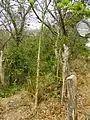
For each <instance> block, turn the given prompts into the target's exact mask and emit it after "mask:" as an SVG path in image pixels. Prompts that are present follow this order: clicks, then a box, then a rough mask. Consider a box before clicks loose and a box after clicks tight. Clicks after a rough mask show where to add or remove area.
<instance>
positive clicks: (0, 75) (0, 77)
mask: <svg viewBox="0 0 90 120" xmlns="http://www.w3.org/2000/svg"><path fill="white" fill-rule="evenodd" d="M0 81H1V84H2V85H3V86H4V85H5V82H4V69H3V51H1V55H0Z"/></svg>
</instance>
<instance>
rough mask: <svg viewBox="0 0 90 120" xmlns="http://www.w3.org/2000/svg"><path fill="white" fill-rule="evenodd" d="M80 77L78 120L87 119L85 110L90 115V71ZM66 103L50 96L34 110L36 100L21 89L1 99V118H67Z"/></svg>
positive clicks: (22, 119)
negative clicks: (61, 102)
mask: <svg viewBox="0 0 90 120" xmlns="http://www.w3.org/2000/svg"><path fill="white" fill-rule="evenodd" d="M79 79H81V82H80V83H79V85H78V93H79V96H78V120H85V118H84V114H85V112H86V113H88V114H89V115H90V73H87V75H84V76H79ZM66 105H67V104H66V102H64V103H63V105H61V104H60V100H59V98H48V99H47V100H44V101H42V102H41V103H40V104H39V106H38V108H37V110H36V111H33V106H34V102H33V100H31V99H30V97H29V95H28V92H26V91H20V92H18V93H16V94H15V95H13V96H11V97H8V98H2V99H1V100H0V120H66Z"/></svg>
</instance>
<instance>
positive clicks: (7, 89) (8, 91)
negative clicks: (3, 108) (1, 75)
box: [0, 85, 23, 98]
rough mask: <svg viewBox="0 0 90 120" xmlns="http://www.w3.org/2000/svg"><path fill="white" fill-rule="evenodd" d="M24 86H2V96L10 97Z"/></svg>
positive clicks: (0, 88) (0, 95) (0, 92)
mask: <svg viewBox="0 0 90 120" xmlns="http://www.w3.org/2000/svg"><path fill="white" fill-rule="evenodd" d="M22 89H23V88H22V87H21V86H20V85H13V86H9V87H0V98H5V97H9V96H11V95H14V94H15V93H16V92H18V91H20V90H22Z"/></svg>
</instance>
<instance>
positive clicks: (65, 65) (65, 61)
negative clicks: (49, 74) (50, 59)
mask: <svg viewBox="0 0 90 120" xmlns="http://www.w3.org/2000/svg"><path fill="white" fill-rule="evenodd" d="M63 47H64V52H63V53H62V59H63V66H62V67H63V68H62V79H63V85H62V96H61V104H62V102H63V97H64V95H65V79H66V77H67V74H68V57H69V50H68V47H67V46H66V45H65V44H64V45H63Z"/></svg>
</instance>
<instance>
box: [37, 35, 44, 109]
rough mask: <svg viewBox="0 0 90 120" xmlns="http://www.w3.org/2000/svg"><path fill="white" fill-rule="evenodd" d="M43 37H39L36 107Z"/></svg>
mask: <svg viewBox="0 0 90 120" xmlns="http://www.w3.org/2000/svg"><path fill="white" fill-rule="evenodd" d="M41 39H42V37H41V36H40V38H39V44H38V58H37V76H36V94H35V108H36V107H37V104H38V88H39V85H38V84H39V83H38V82H39V69H40V52H41V48H40V47H41Z"/></svg>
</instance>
